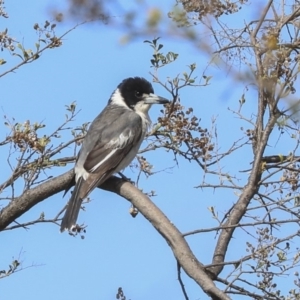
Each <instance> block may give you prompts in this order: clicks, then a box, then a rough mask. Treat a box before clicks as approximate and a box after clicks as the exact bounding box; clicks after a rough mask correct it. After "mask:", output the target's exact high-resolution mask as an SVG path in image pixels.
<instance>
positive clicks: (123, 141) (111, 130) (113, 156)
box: [60, 77, 169, 232]
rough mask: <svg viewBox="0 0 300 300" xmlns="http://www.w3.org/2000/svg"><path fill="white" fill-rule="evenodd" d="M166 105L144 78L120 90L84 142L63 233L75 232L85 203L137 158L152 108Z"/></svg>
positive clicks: (128, 82)
mask: <svg viewBox="0 0 300 300" xmlns="http://www.w3.org/2000/svg"><path fill="white" fill-rule="evenodd" d="M167 103H169V100H167V99H166V98H163V97H160V96H158V95H156V94H154V90H153V87H152V84H151V83H150V82H149V81H147V80H146V79H145V78H142V77H129V78H127V79H124V80H123V81H122V82H121V83H120V84H119V85H118V86H117V88H116V89H115V90H114V92H113V93H112V95H111V97H110V98H109V101H108V103H107V105H106V107H105V108H104V109H103V111H102V112H101V113H100V114H99V115H98V116H97V117H96V118H95V119H94V121H93V122H92V123H91V125H90V127H89V129H88V131H87V133H86V136H85V137H84V139H83V142H82V146H81V149H80V151H79V153H78V156H77V159H76V163H75V167H74V171H75V172H74V173H75V187H74V190H73V192H72V195H71V198H70V200H69V202H68V204H67V207H66V211H65V214H64V216H63V218H62V222H61V227H60V231H61V232H63V231H65V230H68V231H72V230H74V228H76V222H77V218H78V215H79V211H80V208H81V204H82V201H83V200H84V199H85V198H86V197H87V196H88V195H89V194H90V193H91V192H92V190H93V189H95V188H96V187H98V186H99V185H100V184H102V183H103V182H105V181H106V180H107V179H108V178H109V177H111V176H112V175H113V174H115V173H118V172H120V171H121V170H123V169H125V168H126V167H127V166H128V165H129V164H130V163H131V161H132V160H133V159H134V158H135V156H136V154H137V153H138V150H139V148H140V146H141V144H142V142H143V139H144V137H145V135H146V133H147V131H148V128H149V126H150V124H151V120H150V117H149V114H148V112H149V109H150V107H151V106H152V104H167Z"/></svg>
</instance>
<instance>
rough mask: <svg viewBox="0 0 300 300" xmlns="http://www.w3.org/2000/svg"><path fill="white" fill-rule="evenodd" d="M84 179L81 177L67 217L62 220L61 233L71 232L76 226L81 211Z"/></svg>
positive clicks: (66, 214)
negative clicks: (81, 191)
mask: <svg viewBox="0 0 300 300" xmlns="http://www.w3.org/2000/svg"><path fill="white" fill-rule="evenodd" d="M83 180H84V179H83V178H82V177H80V178H79V179H78V181H77V182H76V184H75V188H74V190H73V193H72V196H71V198H70V200H69V202H68V206H67V209H66V212H65V215H64V216H63V218H62V221H61V225H60V231H61V232H63V231H64V230H71V229H72V228H73V227H74V226H75V225H76V221H77V218H78V214H79V210H80V207H81V204H82V200H83V199H81V198H80V197H79V192H80V187H81V184H82V182H83Z"/></svg>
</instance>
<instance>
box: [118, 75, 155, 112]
mask: <svg viewBox="0 0 300 300" xmlns="http://www.w3.org/2000/svg"><path fill="white" fill-rule="evenodd" d="M118 89H119V91H120V94H121V95H122V97H123V99H124V101H125V103H126V105H127V106H128V107H130V108H131V109H133V108H134V106H135V105H136V104H137V103H138V102H139V101H142V100H143V99H144V98H145V96H146V95H149V94H153V93H154V90H153V87H152V85H151V83H150V82H149V81H147V80H146V79H144V78H142V77H130V78H127V79H124V80H123V81H122V82H121V83H120V84H119V85H118Z"/></svg>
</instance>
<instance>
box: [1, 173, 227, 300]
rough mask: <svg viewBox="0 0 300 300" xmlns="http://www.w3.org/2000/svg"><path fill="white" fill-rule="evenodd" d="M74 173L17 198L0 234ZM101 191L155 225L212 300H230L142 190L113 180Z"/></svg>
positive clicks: (3, 213)
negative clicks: (124, 202) (117, 197)
mask: <svg viewBox="0 0 300 300" xmlns="http://www.w3.org/2000/svg"><path fill="white" fill-rule="evenodd" d="M73 175H74V173H73V170H71V171H68V172H66V173H64V174H63V175H60V176H58V177H56V178H53V179H50V180H48V181H47V182H44V183H42V184H40V185H39V186H37V187H35V188H33V189H31V190H28V191H26V192H25V193H24V194H23V195H21V196H20V197H18V198H15V199H14V200H13V201H11V203H10V204H9V205H8V206H6V207H5V208H3V209H2V211H1V212H0V231H1V230H3V229H4V228H5V227H7V226H8V225H9V224H10V223H12V222H13V221H14V220H15V219H16V218H18V217H20V216H21V215H22V214H24V213H25V212H26V211H28V210H29V209H30V208H31V207H33V206H34V205H36V204H38V203H39V202H41V201H43V200H45V199H46V198H48V197H50V196H53V195H54V194H57V193H59V192H61V191H63V190H65V189H66V188H67V187H68V186H69V184H70V182H71V180H72V179H73ZM101 188H103V189H105V190H108V191H111V192H114V193H116V194H118V195H120V196H122V197H124V198H126V199H127V200H129V201H130V202H131V203H132V204H133V205H134V206H135V207H136V208H137V209H138V210H139V211H140V212H141V214H143V215H144V217H145V218H146V219H147V220H148V221H149V222H150V223H151V224H152V225H153V226H154V228H155V229H156V230H157V231H158V232H159V234H160V235H162V236H163V238H164V239H165V240H166V242H167V243H168V245H169V246H170V247H171V249H172V251H173V253H174V256H175V257H176V259H177V261H178V263H179V264H180V265H181V267H182V268H183V269H184V271H185V272H186V274H187V275H188V276H190V277H191V278H192V279H194V280H195V281H196V282H197V283H198V284H199V285H200V286H201V288H202V289H203V290H204V291H205V292H206V293H207V294H208V295H209V296H211V297H212V299H218V300H219V299H222V300H228V299H230V298H229V297H228V296H227V295H226V294H225V293H223V292H222V291H220V290H219V289H218V288H217V287H216V286H215V284H214V282H213V281H212V279H211V278H210V277H209V275H208V274H207V272H206V271H205V269H204V266H203V265H202V264H201V263H200V262H199V261H198V260H197V258H196V257H195V255H194V254H193V252H192V251H191V249H190V248H189V246H188V244H187V242H186V241H185V239H184V238H183V236H182V234H181V232H180V231H179V230H178V229H177V228H176V227H175V226H174V225H173V224H172V223H171V222H170V221H169V220H168V218H167V217H166V216H165V215H164V214H163V213H162V212H161V210H160V209H159V208H158V207H156V206H155V205H154V203H153V202H152V201H151V200H150V199H149V198H148V197H147V196H146V195H145V194H143V193H142V192H141V191H140V190H138V189H137V188H136V187H134V186H133V185H132V184H130V183H129V182H127V181H124V180H123V179H120V178H117V177H112V178H110V179H109V180H107V181H106V182H105V183H104V184H103V185H102V186H101Z"/></svg>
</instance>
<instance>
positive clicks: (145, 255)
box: [0, 0, 279, 300]
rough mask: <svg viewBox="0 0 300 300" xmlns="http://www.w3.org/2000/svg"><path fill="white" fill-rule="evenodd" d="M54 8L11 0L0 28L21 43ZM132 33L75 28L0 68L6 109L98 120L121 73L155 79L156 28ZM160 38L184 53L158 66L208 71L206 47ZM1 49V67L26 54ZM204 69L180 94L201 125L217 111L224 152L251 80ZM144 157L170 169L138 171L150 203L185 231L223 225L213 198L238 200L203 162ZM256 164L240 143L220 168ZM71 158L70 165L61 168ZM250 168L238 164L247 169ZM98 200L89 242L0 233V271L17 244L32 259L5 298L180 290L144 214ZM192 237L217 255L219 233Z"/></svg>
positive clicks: (172, 293) (110, 198) (176, 293)
mask: <svg viewBox="0 0 300 300" xmlns="http://www.w3.org/2000/svg"><path fill="white" fill-rule="evenodd" d="M57 3H58V2H57ZM151 3H152V4H151V5H148V6H147V5H146V6H144V7H143V9H142V11H141V12H140V13H141V15H143V14H144V15H146V14H147V12H148V9H149V7H155V6H159V7H160V8H162V9H163V12H164V13H166V12H167V11H168V10H170V9H171V7H172V3H173V2H172V1H171V0H168V1H165V2H164V3H163V7H161V1H151ZM53 7H55V2H53V1H52V2H51V1H43V2H41V1H32V2H31V3H30V5H29V4H28V2H24V1H21V0H19V1H13V3H12V2H9V1H7V3H6V9H7V12H8V14H9V16H10V18H9V19H7V20H5V19H1V23H0V25H1V26H0V30H3V29H4V28H6V27H7V28H9V32H10V35H11V36H13V37H15V38H16V39H17V40H18V41H20V42H22V44H24V46H25V48H33V45H34V42H35V40H36V35H35V33H34V30H33V29H32V27H33V24H34V23H36V22H44V20H45V19H50V16H49V11H50V8H53ZM141 19H142V18H141ZM70 27H72V22H71V21H68V22H66V23H65V24H63V25H60V26H58V29H57V32H58V35H59V34H60V33H63V32H64V31H65V30H67V29H68V28H70ZM125 33H126V32H125V31H124V30H121V29H120V28H119V27H114V28H111V27H110V26H107V25H101V24H97V25H95V24H94V25H85V26H81V27H78V28H77V29H76V30H74V31H73V32H71V33H70V34H68V35H67V36H66V37H65V39H64V45H63V46H62V47H60V48H58V49H53V50H49V51H46V52H45V53H44V54H43V55H42V57H41V58H40V59H39V60H37V61H36V62H34V63H32V64H30V65H27V66H24V67H22V68H20V69H19V70H17V71H16V72H14V73H10V74H8V75H6V76H4V77H3V78H1V99H2V100H1V112H0V116H1V115H2V116H3V115H6V116H7V117H8V118H15V119H16V120H17V121H18V122H20V123H21V122H24V121H26V120H31V121H32V122H44V123H45V124H46V125H47V126H46V128H45V129H43V130H44V132H45V133H46V132H51V131H52V130H54V129H55V128H57V127H58V126H59V125H60V124H61V123H62V122H63V121H64V115H65V105H68V104H70V103H72V102H73V101H76V102H77V107H78V109H81V112H80V113H79V114H78V116H77V117H76V120H75V121H74V122H73V123H72V125H73V126H74V127H75V126H79V125H81V124H82V123H84V122H89V121H92V120H93V119H94V118H95V117H96V115H97V114H98V113H99V112H100V111H101V110H102V109H103V107H104V106H105V105H106V103H107V100H108V98H109V96H110V95H111V93H112V92H113V90H114V89H115V87H116V86H117V85H118V84H119V83H120V82H121V81H122V80H123V79H124V78H126V77H130V76H142V77H145V78H147V79H149V80H150V79H151V77H150V75H149V72H150V71H151V69H150V62H149V61H150V58H151V55H152V50H151V48H150V47H149V46H148V45H147V44H144V43H143V40H144V39H146V38H147V39H152V38H154V37H155V36H147V37H142V38H137V39H135V40H134V41H131V42H129V43H128V44H126V45H124V44H121V43H120V40H121V38H122V36H124V34H125ZM161 38H162V43H163V44H164V45H165V49H166V51H168V50H171V51H173V52H177V53H179V58H178V61H177V62H176V63H174V64H172V65H170V66H169V67H166V68H165V69H163V70H161V72H160V77H161V79H162V80H165V79H166V78H167V77H168V76H170V77H172V76H175V75H177V74H178V73H180V72H183V71H187V67H186V66H187V65H188V64H191V63H196V64H197V66H198V69H197V70H196V74H197V75H198V76H199V77H200V76H201V75H202V73H203V70H204V69H205V68H206V66H207V64H208V62H209V56H208V55H203V54H201V52H200V51H198V50H197V49H196V48H195V47H194V46H193V45H191V44H189V43H184V42H183V40H181V39H179V38H176V37H171V36H168V35H162V36H161ZM2 54H3V55H5V54H4V52H2V53H0V58H1V55H2ZM6 59H7V61H8V63H7V64H6V65H4V66H2V67H1V69H0V72H1V73H2V70H3V71H4V70H6V69H8V68H9V67H10V66H13V65H15V64H16V63H18V62H19V61H18V58H13V57H9V56H6ZM207 75H212V76H213V78H212V81H211V85H209V86H207V87H201V88H191V87H190V88H186V89H184V90H182V93H181V95H180V96H181V101H182V103H183V104H184V106H186V107H189V106H193V107H194V110H195V115H197V116H199V117H200V118H201V126H203V127H208V128H210V126H211V119H212V117H217V124H218V125H217V128H218V136H219V141H218V142H219V147H221V148H222V149H223V150H225V149H227V148H228V147H229V146H230V145H231V143H232V142H233V141H234V139H235V138H238V137H239V136H241V131H240V127H239V126H235V125H237V124H241V122H240V121H238V120H237V119H234V118H233V115H232V113H231V112H230V111H229V110H228V109H227V108H228V107H232V108H237V107H238V100H239V99H240V97H241V95H242V93H243V91H244V90H243V86H242V85H239V84H237V83H236V82H235V83H234V81H233V80H232V79H231V78H230V76H229V75H228V73H226V72H224V70H222V67H221V66H218V65H212V66H211V68H210V69H209V70H208V71H207ZM232 87H234V89H233V88H232ZM154 89H155V92H156V93H157V94H159V95H161V96H164V97H167V98H168V97H169V95H168V94H167V92H166V91H165V90H164V89H163V88H162V87H160V86H159V85H157V84H156V85H154ZM253 105H254V104H253V103H251V101H249V103H247V109H249V111H251V110H252V108H253ZM159 109H160V107H153V109H152V110H151V112H150V114H151V117H152V120H153V121H154V120H155V119H156V118H157V117H158V116H159ZM2 116H1V117H2ZM228 120H230V121H228ZM3 123H4V120H3V122H2V124H3ZM0 125H1V124H0ZM7 132H8V131H7V128H6V127H5V126H4V125H1V126H0V134H1V136H2V138H1V140H3V137H5V135H6V134H7ZM65 135H66V136H65V138H66V139H67V138H71V135H70V133H68V132H66V133H65ZM228 137H230V138H228ZM270 147H271V150H270V153H273V152H274V151H275V150H274V147H275V143H274V145H270ZM0 150H1V151H2V152H1V157H2V166H3V167H2V168H3V169H5V172H4V171H3V172H1V174H0V180H1V182H2V181H4V180H5V179H6V178H7V177H8V175H9V168H8V166H7V165H6V156H7V148H6V149H0ZM249 150H250V149H249ZM71 151H72V149H70V153H71ZM276 151H277V150H276ZM278 151H279V150H278ZM145 157H147V159H149V161H150V162H151V163H152V164H153V165H154V170H157V171H160V170H164V169H165V168H167V167H171V169H168V170H165V171H162V172H159V173H158V174H156V175H155V176H151V177H150V178H145V177H142V178H141V180H140V187H141V188H143V190H144V191H150V190H155V191H156V193H157V196H156V197H154V198H153V201H154V202H155V203H156V205H157V206H158V207H159V208H160V209H161V210H162V211H163V212H164V213H165V214H166V215H167V216H168V218H169V219H170V220H171V221H172V222H173V223H174V224H175V225H176V226H177V227H178V228H179V230H181V231H182V232H186V231H189V230H193V229H198V228H205V227H212V226H217V222H216V221H214V220H213V219H212V218H211V216H210V214H209V213H208V207H209V206H217V207H218V210H219V211H221V212H224V211H226V208H227V207H229V206H230V205H231V204H232V203H233V201H235V199H236V196H235V195H234V194H233V192H232V191H230V190H225V191H224V190H222V191H215V192H213V191H206V190H200V189H195V188H194V187H195V186H197V185H198V184H200V182H201V180H202V176H203V173H202V171H201V170H200V169H199V168H198V167H197V166H195V165H193V164H191V163H189V162H187V161H184V160H183V159H179V166H177V165H176V164H175V162H174V161H173V157H172V156H170V155H167V153H166V152H165V151H164V150H157V151H155V152H154V153H147V154H145ZM250 158H251V156H250ZM250 162H251V161H250V160H249V161H248V160H247V159H246V160H245V153H237V156H236V158H235V161H230V160H228V161H226V163H225V165H224V168H225V169H228V170H229V169H231V170H241V169H247V168H249V164H250ZM71 167H72V166H71V165H69V166H67V168H66V169H70V168H71ZM49 172H50V171H49ZM63 172H64V169H54V170H52V171H51V174H53V175H58V174H61V173H63ZM125 174H126V175H127V176H129V177H131V178H133V179H134V178H136V176H137V172H136V171H135V170H133V171H132V170H130V168H128V169H127V170H126V171H125ZM243 176H245V175H240V174H239V177H240V178H241V179H243ZM91 199H92V202H91V203H90V204H89V205H87V206H86V212H83V211H81V213H80V217H79V222H84V223H85V224H87V225H88V230H87V233H86V235H85V239H84V240H82V239H80V237H77V238H73V237H71V236H69V235H68V234H66V233H64V234H61V233H59V228H58V227H56V226H54V225H50V224H39V225H35V226H32V227H30V229H29V230H28V231H26V230H23V229H16V230H13V231H4V232H2V233H1V235H0V244H1V257H0V269H4V268H6V267H7V265H8V264H9V263H10V262H11V260H12V258H13V257H18V255H19V253H21V260H22V261H23V266H24V267H26V266H30V265H32V264H34V265H36V266H35V267H31V268H28V269H26V270H24V271H22V272H19V273H17V274H14V275H13V276H10V277H8V278H6V279H3V280H0V295H1V296H0V297H1V299H3V300H19V299H24V298H25V299H31V300H37V299H40V298H43V299H44V300H50V299H58V300H59V299H95V300H96V299H100V300H101V299H106V300H107V299H115V294H116V292H117V289H118V287H119V286H121V287H123V289H124V292H125V294H126V296H127V298H128V299H132V300H138V299H140V300H141V299H143V300H148V299H149V300H150V299H166V298H168V299H173V300H177V299H183V296H182V292H181V290H180V286H179V284H178V280H177V270H176V261H175V259H174V257H173V254H172V252H171V250H170V249H169V247H168V246H167V244H166V242H165V241H164V240H163V239H162V238H161V236H160V235H158V234H157V232H156V231H155V229H154V228H153V227H152V226H151V225H150V224H149V222H148V221H147V220H145V219H144V218H143V216H141V215H138V216H137V217H136V218H135V219H133V218H132V217H131V216H130V215H129V213H128V210H129V208H130V205H129V203H128V202H127V201H126V200H124V199H122V198H120V197H119V196H117V195H114V194H111V193H108V192H105V191H102V190H99V189H98V190H95V191H94V192H93V193H92V194H91ZM67 200H68V196H66V197H65V198H62V194H58V195H56V196H54V197H52V198H49V199H47V200H46V201H44V202H42V203H41V204H39V205H37V206H36V207H34V208H33V209H32V210H30V211H29V212H28V213H27V214H25V215H24V216H22V217H21V218H20V221H29V220H32V219H35V218H37V217H38V216H39V215H40V213H41V212H44V213H45V214H46V216H49V217H51V216H54V215H55V214H56V213H57V212H58V211H59V210H60V209H61V208H62V207H63V206H64V205H65V203H66V202H67ZM242 236H243V234H242V233H236V234H235V237H234V239H233V242H232V245H231V246H230V248H231V249H234V250H235V251H233V252H230V251H229V252H228V259H229V260H230V258H231V253H233V257H234V258H236V256H235V255H236V249H237V248H238V247H241V250H242V249H244V248H245V246H244V245H245V244H244V243H242V242H241V239H239V238H242ZM187 239H188V242H190V245H191V248H192V249H193V250H194V252H195V254H196V255H197V256H198V257H199V259H200V261H201V262H203V263H210V261H211V253H212V249H213V246H214V244H215V242H216V239H215V236H214V235H213V234H204V235H201V236H200V235H199V236H194V237H188V238H187ZM183 279H184V283H185V286H186V289H187V291H188V294H189V296H190V299H205V296H203V293H202V292H201V290H200V289H199V287H198V286H197V285H196V284H194V283H193V281H191V280H190V279H188V278H186V276H185V275H183Z"/></svg>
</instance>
